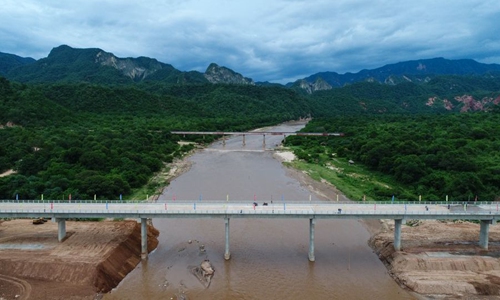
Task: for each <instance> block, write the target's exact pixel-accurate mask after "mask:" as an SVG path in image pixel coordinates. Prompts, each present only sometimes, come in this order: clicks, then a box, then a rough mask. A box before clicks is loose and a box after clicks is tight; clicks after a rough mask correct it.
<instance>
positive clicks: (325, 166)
mask: <svg viewBox="0 0 500 300" xmlns="http://www.w3.org/2000/svg"><path fill="white" fill-rule="evenodd" d="M322 162H323V163H322V164H317V163H308V162H306V161H305V160H300V159H298V160H294V161H293V162H291V163H285V164H286V165H288V166H290V167H293V168H295V169H298V170H301V171H304V172H307V174H308V175H309V176H310V177H311V178H313V179H314V180H316V181H319V182H322V181H326V182H328V183H330V184H332V185H334V186H335V187H337V189H338V190H339V191H341V192H342V193H343V194H344V195H345V196H346V197H347V198H349V199H351V200H355V201H356V200H359V201H361V200H363V199H365V200H366V201H391V199H392V195H394V197H395V201H398V200H399V201H416V200H418V196H417V195H412V194H411V193H410V191H408V190H406V189H405V187H404V186H403V185H401V184H398V183H397V182H395V180H394V178H393V177H391V176H388V175H385V174H382V173H380V172H376V171H371V170H369V169H368V168H366V167H365V166H363V165H361V164H356V163H353V164H351V163H349V160H348V159H346V158H336V157H331V158H325V157H323V158H322ZM372 191H377V194H380V192H381V191H384V192H385V194H386V196H385V197H380V196H374V193H372ZM422 198H423V199H425V195H422Z"/></svg>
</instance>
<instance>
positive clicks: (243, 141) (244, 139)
mask: <svg viewBox="0 0 500 300" xmlns="http://www.w3.org/2000/svg"><path fill="white" fill-rule="evenodd" d="M245 145H246V143H245V135H243V146H245Z"/></svg>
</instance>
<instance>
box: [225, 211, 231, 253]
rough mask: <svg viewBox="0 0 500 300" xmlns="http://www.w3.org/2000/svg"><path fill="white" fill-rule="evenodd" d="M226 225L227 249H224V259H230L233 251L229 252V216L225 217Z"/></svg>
mask: <svg viewBox="0 0 500 300" xmlns="http://www.w3.org/2000/svg"><path fill="white" fill-rule="evenodd" d="M224 223H225V227H226V250H225V251H224V259H225V260H229V259H230V258H231V253H230V252H229V218H225V219H224Z"/></svg>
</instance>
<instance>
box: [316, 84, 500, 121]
mask: <svg viewBox="0 0 500 300" xmlns="http://www.w3.org/2000/svg"><path fill="white" fill-rule="evenodd" d="M464 96H466V97H469V96H470V97H472V98H473V100H474V101H470V100H471V99H469V100H468V102H463V100H462V99H457V98H462V97H464ZM499 96H500V76H496V75H495V76H493V75H489V76H480V77H478V76H439V77H436V78H434V79H432V80H430V81H429V82H426V83H413V82H403V83H400V84H397V85H386V84H381V83H377V82H359V83H355V84H351V85H347V86H345V87H343V88H337V89H332V90H328V91H318V92H315V93H313V94H312V95H310V96H308V98H309V99H310V104H311V106H312V108H313V110H314V112H315V115H316V116H334V115H339V114H348V115H366V114H387V113H412V114H415V113H449V112H460V111H464V110H465V111H477V110H481V111H484V110H488V109H491V108H492V107H494V106H495V105H496V104H498V102H500V101H499V100H498V99H499ZM431 98H434V99H435V101H433V102H432V104H430V103H429V99H431ZM469 106H470V107H469Z"/></svg>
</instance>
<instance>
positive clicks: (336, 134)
mask: <svg viewBox="0 0 500 300" xmlns="http://www.w3.org/2000/svg"><path fill="white" fill-rule="evenodd" d="M170 133H171V134H179V135H184V136H185V135H186V134H188V135H190V134H194V135H203V136H205V135H222V141H223V143H224V144H225V142H226V139H225V136H226V135H241V136H243V145H245V136H246V135H262V136H263V141H262V144H264V145H265V144H266V135H282V136H284V137H286V136H290V135H299V136H344V134H343V133H341V132H295V131H280V132H272V131H242V132H231V131H171V132H170Z"/></svg>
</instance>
